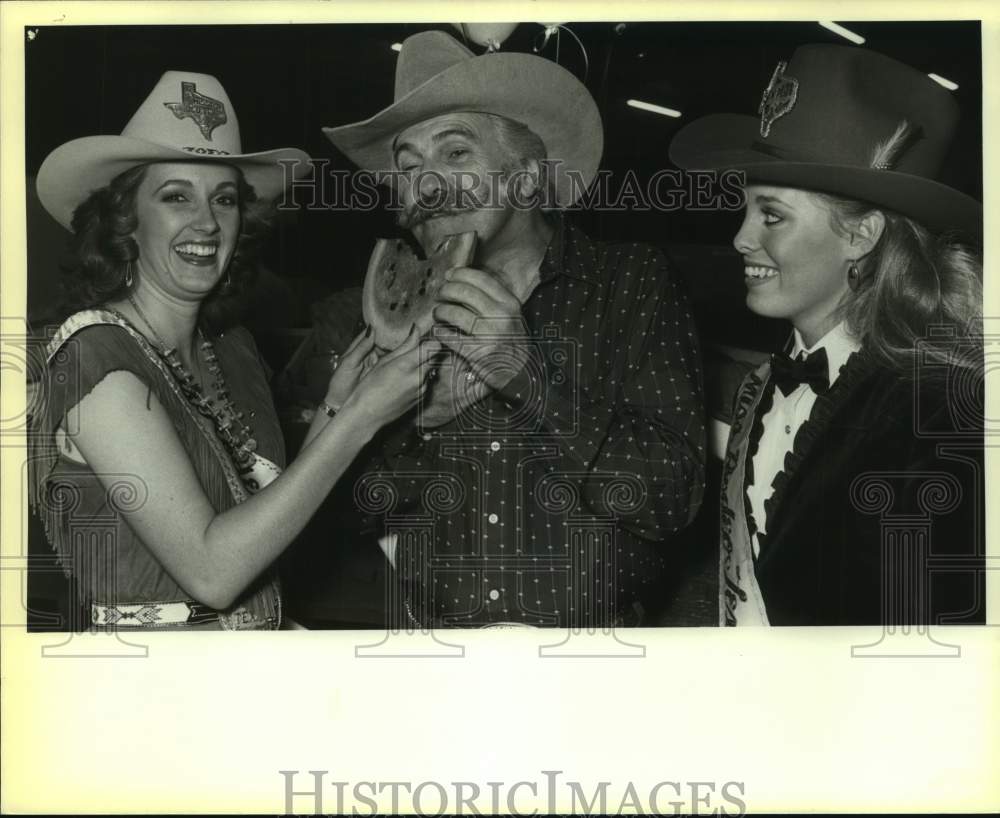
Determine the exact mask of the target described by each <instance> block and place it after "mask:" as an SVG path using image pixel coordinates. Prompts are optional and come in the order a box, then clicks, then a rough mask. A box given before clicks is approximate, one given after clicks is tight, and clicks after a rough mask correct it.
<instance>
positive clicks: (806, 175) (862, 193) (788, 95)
mask: <svg viewBox="0 0 1000 818" xmlns="http://www.w3.org/2000/svg"><path fill="white" fill-rule="evenodd" d="M958 113H959V111H958V104H957V103H956V102H955V100H954V98H953V97H952V95H951V94H950V93H949V92H948V91H946V90H945V89H944V88H942V87H941V86H940V85H938V84H937V83H936V82H934V81H933V80H932V79H930V78H929V77H928V76H927V75H926V74H924V73H923V72H921V71H918V70H917V69H915V68H912V67H910V66H908V65H905V64H904V63H901V62H898V61H897V60H894V59H891V58H890V57H886V56H885V55H883V54H879V53H878V52H875V51H870V50H868V49H865V48H856V47H853V46H841V45H807V46H801V47H800V48H798V49H796V50H795V53H794V54H792V57H791V59H790V60H788V62H787V63H785V62H781V63H779V64H778V66H777V68H776V69H775V71H774V73H773V75H772V76H771V81H770V83H769V84H768V86H767V88H766V89H765V91H764V95H763V98H762V99H761V103H760V107H759V109H758V116H750V115H748V114H712V115H710V116H706V117H702V118H701V119H697V120H695V121H694V122H692V123H691V124H690V125H687V126H686V127H684V128H682V129H681V130H680V131H678V133H677V135H676V136H675V137H674V139H673V141H672V142H671V145H670V158H671V160H672V161H673V162H674V164H676V165H677V166H678V167H681V168H686V169H689V170H710V169H724V168H725V169H730V168H731V169H734V170H741V171H744V172H745V173H746V178H747V181H749V182H763V183H770V184H775V185H781V186H785V187H797V188H803V189H807V190H816V191H821V192H825V193H834V194H839V195H843V196H848V197H851V198H855V199H861V200H864V201H866V202H871V203H872V204H875V205H880V206H882V207H886V208H888V209H891V210H894V211H896V212H897V213H901V214H903V215H905V216H909V217H911V218H913V219H915V220H916V221H917V222H919V223H920V224H922V225H924V226H925V227H927V228H929V229H930V230H932V231H936V232H937V231H952V230H955V231H960V232H962V233H965V234H968V235H970V236H979V235H981V234H982V218H983V212H982V205H981V204H980V203H979V202H978V201H976V200H975V199H973V198H972V197H971V196H968V195H966V194H965V193H962V192H960V191H958V190H955V189H954V188H952V187H949V186H948V185H946V184H944V183H942V182H941V181H939V175H940V171H941V167H942V164H943V163H944V159H945V156H946V154H947V152H948V148H949V147H950V145H951V143H952V138H953V136H954V132H955V126H956V123H957V121H958ZM904 121H905V122H906V123H907V128H906V129H905V130H904V131H900V132H898V133H897V130H898V129H899V127H900V125H901V123H902V122H904ZM880 147H881V150H880V149H879V148H880Z"/></svg>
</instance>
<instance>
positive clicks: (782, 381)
mask: <svg viewBox="0 0 1000 818" xmlns="http://www.w3.org/2000/svg"><path fill="white" fill-rule="evenodd" d="M771 375H772V377H773V378H774V383H775V384H776V385H777V387H778V389H780V390H781V394H782V395H784V396H785V397H786V398H787V397H788V396H789V395H790V394H792V392H794V391H795V390H796V389H798V387H799V385H800V384H803V383H807V384H809V386H810V388H811V389H812V391H813V392H815V393H816V394H817V395H822V394H823V393H824V392H826V390H827V389H829V388H830V368H829V364H828V363H827V360H826V349H823V348H821V349H817V350H816V351H815V352H814V353H813V354H812V355H808V356H807V355H806V354H805V353H804V352H803V353H800V356H799V357H798V358H797V359H796V360H792V359H791V358H790V357H789V356H788V355H785V354H782V355H772V356H771Z"/></svg>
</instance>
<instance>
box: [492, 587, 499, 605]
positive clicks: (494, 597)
mask: <svg viewBox="0 0 1000 818" xmlns="http://www.w3.org/2000/svg"><path fill="white" fill-rule="evenodd" d="M490 599H492V600H493V601H494V602H496V601H497V600H498V599H500V592H499V591H498V590H497V589H496V588H494V589H493V590H492V591H490Z"/></svg>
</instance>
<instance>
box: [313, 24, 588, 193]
mask: <svg viewBox="0 0 1000 818" xmlns="http://www.w3.org/2000/svg"><path fill="white" fill-rule="evenodd" d="M459 111H461V112H472V113H484V114H496V115H497V116H503V117H507V118H508V119H512V120H515V121H517V122H520V123H521V124H523V125H526V126H527V127H529V128H530V129H531V130H532V131H534V132H535V133H536V134H537V135H538V136H539V137H540V138H541V140H542V142H544V143H545V149H546V153H547V158H548V159H550V160H552V161H553V162H558V163H559V164H558V166H557V167H556V178H555V194H556V203H557V204H558V205H559V206H561V207H568V206H569V205H571V204H572V203H573V202H574V201H576V199H578V198H579V197H580V196H581V195H582V194H583V192H584V191H585V190H586V189H587V186H589V185H590V183H591V182H592V181H593V180H594V176H595V175H596V173H597V166H598V164H599V163H600V161H601V151H602V149H603V147H604V131H603V127H602V125H601V115H600V113H599V112H598V110H597V103H596V102H594V98H593V97H592V96H591V95H590V92H589V91H588V90H587V88H586V86H584V84H583V83H582V82H580V80H578V79H577V78H576V77H574V76H573V75H572V74H571V73H570V72H569V71H567V70H566V69H565V68H563V67H562V66H559V65H557V64H556V63H554V62H552V61H551V60H547V59H544V58H543V57H536V56H534V55H531V54H521V53H515V52H510V53H505V52H497V53H487V54H482V55H480V56H478V57H477V56H476V55H475V54H473V53H472V52H471V51H470V50H469V49H468V48H466V47H465V46H464V45H462V44H461V43H459V42H458V41H457V40H455V39H454V38H453V37H451V36H449V35H448V34H445V33H444V32H443V31H424V32H421V33H420V34H414V35H413V36H412V37H408V38H407V39H406V40H405V41H404V42H403V48H402V50H401V51H400V52H399V58H398V60H397V62H396V90H395V97H394V100H393V103H392V105H390V106H389V107H388V108H384V109H383V110H381V111H379V112H378V113H377V114H375V116H373V117H371V118H370V119H366V120H364V121H362V122H355V123H353V124H351V125H341V126H340V127H337V128H324V129H323V133H325V134H326V135H327V137H328V138H329V139H330V141H331V142H333V144H334V145H336V146H337V147H338V148H339V149H340V150H341V151H343V153H345V154H346V155H347V156H348V157H350V159H351V160H352V161H353V162H354V163H355V164H356V165H358V167H361V168H364V169H365V170H370V171H373V172H378V171H388V170H392V169H393V157H392V142H393V139H395V137H396V136H397V135H398V134H400V133H401V132H402V131H404V130H405V129H406V128H408V127H410V126H411V125H415V124H417V123H418V122H423V121H424V120H427V119H430V118H432V117H435V116H440V115H441V114H448V113H457V112H459ZM567 171H570V172H571V173H575V174H578V175H579V177H578V178H579V180H580V181H579V182H578V183H577V184H575V185H574V184H572V182H571V176H570V174H568V173H567Z"/></svg>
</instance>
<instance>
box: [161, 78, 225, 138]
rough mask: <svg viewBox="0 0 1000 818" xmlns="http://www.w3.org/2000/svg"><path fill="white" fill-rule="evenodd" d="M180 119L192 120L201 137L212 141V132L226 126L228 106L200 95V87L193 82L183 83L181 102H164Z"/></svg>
mask: <svg viewBox="0 0 1000 818" xmlns="http://www.w3.org/2000/svg"><path fill="white" fill-rule="evenodd" d="M163 104H164V105H165V106H167V107H168V108H169V109H170V110H171V111H173V112H174V116H175V117H177V118H178V119H185V118H190V119H193V120H194V121H195V123H196V124H197V125H198V129H199V130H200V131H201V135H202V136H203V137H205V139H207V140H209V141H211V139H212V131H214V130H215V129H216V128H217V127H218V126H219V125H225V124H226V120H227V119H228V117H227V116H226V106H225V105H223V104H222V103H221V102H219V100H217V99H212V98H211V97H209V96H206V95H205V94H199V93H198V86H197V85H196V84H195V83H193V82H182V83H181V101H180V102H164V103H163Z"/></svg>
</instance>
